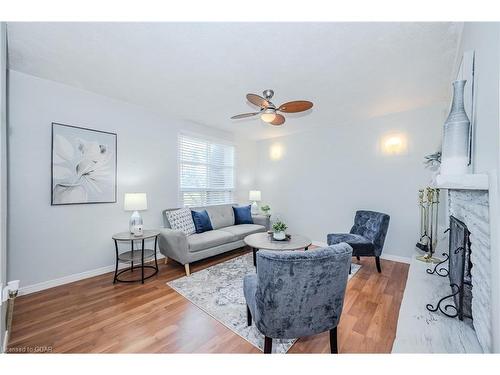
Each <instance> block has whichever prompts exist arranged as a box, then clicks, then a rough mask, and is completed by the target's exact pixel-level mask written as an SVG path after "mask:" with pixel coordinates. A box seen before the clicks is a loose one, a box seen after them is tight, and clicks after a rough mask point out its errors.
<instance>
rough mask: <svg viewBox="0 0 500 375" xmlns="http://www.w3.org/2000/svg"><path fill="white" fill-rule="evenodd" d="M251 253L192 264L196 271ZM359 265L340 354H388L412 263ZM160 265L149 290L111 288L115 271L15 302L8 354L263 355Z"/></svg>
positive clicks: (311, 340) (319, 349) (307, 347)
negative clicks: (184, 292) (179, 289)
mask: <svg viewBox="0 0 500 375" xmlns="http://www.w3.org/2000/svg"><path fill="white" fill-rule="evenodd" d="M248 251H249V249H247V248H243V249H238V250H235V251H233V252H230V253H226V254H223V255H220V256H217V257H214V258H211V259H207V260H204V261H200V262H197V263H194V264H192V265H191V271H192V272H196V271H199V270H201V269H203V268H206V267H209V266H211V265H213V264H216V263H220V262H223V261H226V260H228V259H230V258H233V257H235V256H239V255H242V254H243V253H245V252H248ZM353 262H356V260H355V258H353ZM360 263H361V264H362V265H363V267H362V268H361V270H360V271H359V272H358V273H357V274H356V275H355V276H354V277H353V278H352V279H351V280H350V281H349V283H348V287H347V292H346V297H345V304H344V310H343V313H342V318H341V322H340V324H339V328H338V333H339V349H340V352H341V353H389V352H390V351H391V348H392V343H393V341H394V337H395V334H396V324H397V320H398V314H399V307H400V305H401V299H402V297H403V291H404V288H405V285H406V279H407V276H408V265H407V264H403V263H397V262H392V261H386V260H382V274H379V273H378V272H377V270H376V268H375V262H374V260H373V259H371V258H364V259H363V258H362V259H361V262H360ZM159 264H160V272H159V274H158V275H156V276H154V277H152V278H151V279H149V280H146V282H145V283H144V285H141V284H140V283H137V284H112V280H113V274H112V273H108V274H105V275H101V276H96V277H93V278H90V279H85V280H81V281H77V282H74V283H71V284H67V285H62V286H59V287H56V288H52V289H48V290H45V291H41V292H38V293H34V294H30V295H27V296H22V297H19V298H17V300H16V304H15V308H14V319H13V329H12V334H11V339H10V342H9V351H10V352H19V351H21V352H22V351H25V350H27V351H33V350H39V349H36V348H39V347H48V348H49V351H51V352H56V353H260V351H259V350H258V349H257V348H255V347H254V346H252V345H251V344H249V343H248V342H247V341H245V340H244V339H242V338H241V337H239V336H238V335H236V334H235V333H234V332H232V331H231V330H229V329H228V328H226V327H225V326H224V325H222V324H221V323H219V322H218V321H217V320H215V319H213V318H212V317H210V316H209V315H207V314H206V313H205V312H203V311H202V310H200V309H199V308H197V307H196V306H195V305H193V304H191V303H190V302H189V301H188V300H186V299H185V298H184V297H182V296H181V295H179V294H177V293H176V292H175V291H174V290H172V289H171V288H169V287H168V286H167V285H166V284H165V283H166V282H167V281H170V280H173V279H176V278H178V277H181V276H183V275H184V267H183V266H182V265H180V264H177V263H176V262H174V261H169V263H168V264H167V265H164V264H163V260H160V261H159ZM146 275H147V274H146ZM136 276H137V275H136ZM42 350H43V348H42ZM329 350H330V348H329V338H328V332H326V333H323V334H320V335H315V336H311V337H305V338H301V339H299V340H298V341H297V342H296V343H295V344H294V345H293V346H292V348H291V349H290V351H289V353H328V352H329Z"/></svg>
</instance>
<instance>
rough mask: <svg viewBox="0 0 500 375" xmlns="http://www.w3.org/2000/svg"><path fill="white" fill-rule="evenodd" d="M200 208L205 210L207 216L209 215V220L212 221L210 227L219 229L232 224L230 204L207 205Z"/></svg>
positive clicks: (232, 217)
mask: <svg viewBox="0 0 500 375" xmlns="http://www.w3.org/2000/svg"><path fill="white" fill-rule="evenodd" d="M202 209H206V210H207V212H208V216H210V222H211V223H212V228H214V229H219V228H223V227H228V226H230V225H234V213H233V208H232V206H231V205H230V204H221V205H217V206H207V207H203V208H202Z"/></svg>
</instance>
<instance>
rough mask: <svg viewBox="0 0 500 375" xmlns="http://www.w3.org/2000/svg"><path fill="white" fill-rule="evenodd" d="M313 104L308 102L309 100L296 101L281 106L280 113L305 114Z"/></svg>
mask: <svg viewBox="0 0 500 375" xmlns="http://www.w3.org/2000/svg"><path fill="white" fill-rule="evenodd" d="M312 106H313V104H312V103H311V102H308V101H307V100H295V101H293V102H288V103H284V104H282V105H280V107H279V108H278V111H281V112H287V113H294V112H303V111H307V110H308V109H311V108H312Z"/></svg>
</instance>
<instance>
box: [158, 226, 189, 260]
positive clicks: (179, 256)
mask: <svg viewBox="0 0 500 375" xmlns="http://www.w3.org/2000/svg"><path fill="white" fill-rule="evenodd" d="M158 246H159V249H160V252H161V253H162V254H163V255H165V256H166V257H169V258H172V259H174V260H176V261H177V262H179V263H181V264H186V263H189V262H188V258H187V253H188V249H189V245H188V242H187V236H186V235H185V234H184V232H182V231H180V230H174V229H170V228H162V229H160V236H159V241H158Z"/></svg>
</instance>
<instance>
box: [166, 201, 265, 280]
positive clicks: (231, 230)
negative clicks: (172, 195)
mask: <svg viewBox="0 0 500 375" xmlns="http://www.w3.org/2000/svg"><path fill="white" fill-rule="evenodd" d="M233 206H235V205H233V204H223V205H216V206H205V207H191V208H192V209H193V210H197V211H201V210H207V213H208V216H209V217H210V221H211V223H212V227H213V230H211V231H208V232H203V233H195V234H192V235H189V236H186V235H185V234H184V233H183V232H181V231H180V230H173V229H172V228H171V226H170V223H169V222H168V219H167V215H166V213H167V212H168V211H173V210H178V208H170V209H167V210H164V211H163V224H164V228H162V229H161V230H160V232H161V233H160V236H159V241H158V245H159V249H160V252H161V253H162V254H163V255H164V256H165V263H167V261H168V258H171V259H173V260H175V261H177V262H179V263H181V264H183V265H184V267H185V270H186V275H187V276H189V274H190V269H189V263H192V262H195V261H197V260H201V259H205V258H208V257H211V256H214V255H217V254H221V253H225V252H226V251H230V250H234V249H237V248H240V247H243V246H245V243H244V242H243V239H244V238H245V237H246V236H248V235H249V234H252V233H258V232H265V231H267V230H268V229H269V218H268V217H266V216H263V215H252V218H253V222H254V224H240V225H234V212H233Z"/></svg>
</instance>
